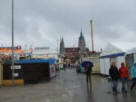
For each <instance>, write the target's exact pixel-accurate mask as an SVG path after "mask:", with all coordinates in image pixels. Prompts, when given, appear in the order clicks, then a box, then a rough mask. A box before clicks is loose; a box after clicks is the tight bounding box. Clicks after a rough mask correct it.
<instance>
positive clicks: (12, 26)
mask: <svg viewBox="0 0 136 102" xmlns="http://www.w3.org/2000/svg"><path fill="white" fill-rule="evenodd" d="M11 6H12V21H11V28H12V29H11V32H12V37H11V38H12V39H11V40H12V65H11V71H12V86H14V85H15V78H14V0H12V5H11Z"/></svg>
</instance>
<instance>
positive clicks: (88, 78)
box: [85, 63, 92, 85]
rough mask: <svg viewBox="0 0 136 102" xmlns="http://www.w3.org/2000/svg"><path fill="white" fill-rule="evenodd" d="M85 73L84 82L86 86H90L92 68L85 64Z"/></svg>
mask: <svg viewBox="0 0 136 102" xmlns="http://www.w3.org/2000/svg"><path fill="white" fill-rule="evenodd" d="M85 72H86V82H87V85H88V84H90V85H92V82H91V73H92V67H91V66H90V64H89V63H88V64H86V66H85Z"/></svg>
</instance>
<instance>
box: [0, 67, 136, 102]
mask: <svg viewBox="0 0 136 102" xmlns="http://www.w3.org/2000/svg"><path fill="white" fill-rule="evenodd" d="M120 87H121V85H119V89H120ZM135 96H136V94H135V93H134V92H133V93H130V92H128V94H122V93H121V92H118V94H117V95H113V93H112V91H111V83H110V82H108V80H107V79H106V78H103V77H100V76H96V75H94V76H92V90H90V89H88V88H87V85H86V79H85V75H84V74H77V73H76V71H75V69H67V70H66V71H63V70H62V71H60V72H58V73H57V77H56V78H55V79H53V80H51V81H50V82H42V83H39V84H31V85H25V86H16V87H1V88H0V102H135V101H136V97H135Z"/></svg>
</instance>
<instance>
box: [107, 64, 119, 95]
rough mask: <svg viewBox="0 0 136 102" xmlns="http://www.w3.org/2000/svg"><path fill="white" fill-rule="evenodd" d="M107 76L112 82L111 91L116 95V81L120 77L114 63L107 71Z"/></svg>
mask: <svg viewBox="0 0 136 102" xmlns="http://www.w3.org/2000/svg"><path fill="white" fill-rule="evenodd" d="M109 75H110V77H111V79H112V82H113V87H112V90H113V92H115V93H116V92H117V87H118V79H119V77H120V75H119V71H118V68H117V67H116V65H115V62H112V65H111V67H110V70H109Z"/></svg>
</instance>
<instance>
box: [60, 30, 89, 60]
mask: <svg viewBox="0 0 136 102" xmlns="http://www.w3.org/2000/svg"><path fill="white" fill-rule="evenodd" d="M88 53H89V49H88V48H86V43H85V38H84V36H83V33H82V31H81V32H80V37H79V40H78V47H70V48H67V47H65V44H64V40H63V38H62V39H61V41H60V53H59V55H60V57H61V58H64V59H79V58H80V57H81V56H84V57H85V56H88Z"/></svg>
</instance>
